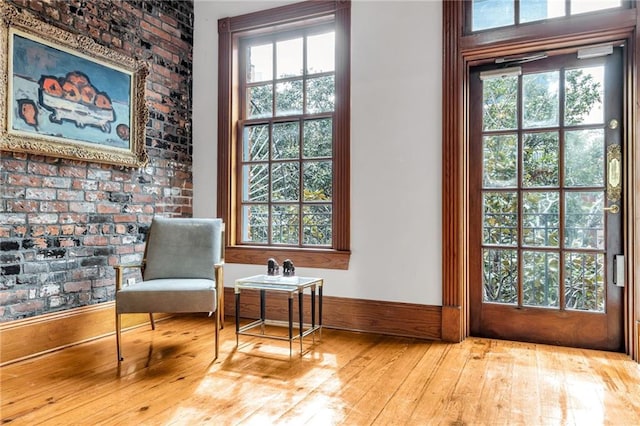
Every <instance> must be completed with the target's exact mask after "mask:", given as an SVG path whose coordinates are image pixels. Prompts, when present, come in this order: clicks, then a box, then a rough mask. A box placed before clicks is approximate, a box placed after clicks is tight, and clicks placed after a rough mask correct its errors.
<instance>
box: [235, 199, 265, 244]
mask: <svg viewBox="0 0 640 426" xmlns="http://www.w3.org/2000/svg"><path fill="white" fill-rule="evenodd" d="M268 231H269V207H268V206H267V205H266V204H265V205H252V206H243V207H242V242H244V243H267V242H269V240H268Z"/></svg>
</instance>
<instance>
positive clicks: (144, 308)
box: [116, 278, 218, 314]
mask: <svg viewBox="0 0 640 426" xmlns="http://www.w3.org/2000/svg"><path fill="white" fill-rule="evenodd" d="M217 300H218V298H217V294H216V282H215V281H214V280H210V279H204V278H161V279H155V280H148V281H142V282H139V283H136V284H133V285H130V286H127V287H124V288H122V289H120V291H118V292H117V293H116V313H118V314H120V313H125V312H126V313H131V312H137V313H153V312H162V313H177V312H215V311H216V309H217ZM159 308H160V309H159Z"/></svg>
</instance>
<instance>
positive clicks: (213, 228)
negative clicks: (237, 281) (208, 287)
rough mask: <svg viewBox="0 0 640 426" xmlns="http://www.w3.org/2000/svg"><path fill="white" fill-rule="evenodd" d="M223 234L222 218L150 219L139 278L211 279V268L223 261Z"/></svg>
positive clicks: (212, 276)
mask: <svg viewBox="0 0 640 426" xmlns="http://www.w3.org/2000/svg"><path fill="white" fill-rule="evenodd" d="M223 232H224V224H223V223H222V219H192V218H188V219H187V218H161V217H155V218H153V221H152V223H151V227H150V228H149V235H148V237H147V246H146V248H145V259H146V264H145V269H144V276H143V279H144V280H145V281H148V280H153V279H159V278H206V279H211V280H212V279H214V265H215V264H216V263H220V262H221V261H222V260H223V259H222V256H223V251H222V244H223V241H222V239H223Z"/></svg>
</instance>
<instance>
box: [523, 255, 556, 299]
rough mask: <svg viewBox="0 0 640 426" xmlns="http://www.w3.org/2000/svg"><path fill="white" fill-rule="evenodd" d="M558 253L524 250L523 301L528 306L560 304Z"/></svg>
mask: <svg viewBox="0 0 640 426" xmlns="http://www.w3.org/2000/svg"><path fill="white" fill-rule="evenodd" d="M559 264H560V256H559V255H558V253H553V252H552V253H549V252H536V251H524V252H522V302H523V304H524V305H527V306H542V307H559V306H560V267H559Z"/></svg>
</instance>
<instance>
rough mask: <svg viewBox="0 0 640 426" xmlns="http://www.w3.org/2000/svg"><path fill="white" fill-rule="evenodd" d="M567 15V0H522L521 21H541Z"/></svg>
mask: <svg viewBox="0 0 640 426" xmlns="http://www.w3.org/2000/svg"><path fill="white" fill-rule="evenodd" d="M564 15H565V0H520V22H522V23H524V22H532V21H540V20H543V19H548V18H557V17H559V16H564Z"/></svg>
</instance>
